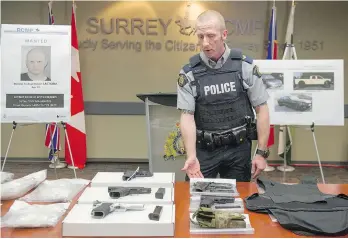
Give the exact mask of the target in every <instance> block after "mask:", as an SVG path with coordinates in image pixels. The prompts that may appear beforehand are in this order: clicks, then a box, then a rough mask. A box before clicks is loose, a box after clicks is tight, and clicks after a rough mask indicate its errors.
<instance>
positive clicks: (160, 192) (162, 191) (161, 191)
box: [155, 188, 166, 199]
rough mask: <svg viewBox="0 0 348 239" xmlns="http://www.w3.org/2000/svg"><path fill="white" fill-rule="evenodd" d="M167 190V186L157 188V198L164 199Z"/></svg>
mask: <svg viewBox="0 0 348 239" xmlns="http://www.w3.org/2000/svg"><path fill="white" fill-rule="evenodd" d="M165 192H166V189H165V188H159V189H158V190H157V192H156V193H155V198H157V199H163V197H164V194H165Z"/></svg>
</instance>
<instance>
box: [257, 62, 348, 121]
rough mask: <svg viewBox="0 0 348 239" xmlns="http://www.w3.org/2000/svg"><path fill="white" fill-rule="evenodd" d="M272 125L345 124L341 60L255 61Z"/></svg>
mask: <svg viewBox="0 0 348 239" xmlns="http://www.w3.org/2000/svg"><path fill="white" fill-rule="evenodd" d="M255 64H257V65H258V66H259V71H260V73H261V74H262V79H263V81H264V83H265V85H266V87H267V91H268V92H269V95H270V98H269V101H268V106H269V110H270V121H271V124H273V125H312V124H313V123H314V125H322V126H342V125H344V74H343V69H344V66H343V60H255Z"/></svg>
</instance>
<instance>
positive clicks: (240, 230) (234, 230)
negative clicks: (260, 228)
mask: <svg viewBox="0 0 348 239" xmlns="http://www.w3.org/2000/svg"><path fill="white" fill-rule="evenodd" d="M192 215H193V213H190V217H191V218H192ZM243 215H244V216H245V221H246V224H247V225H246V228H223V229H215V228H201V227H199V226H198V225H195V224H193V223H192V222H191V221H190V233H191V234H254V232H255V230H254V228H253V227H252V226H251V224H250V220H249V215H248V214H243Z"/></svg>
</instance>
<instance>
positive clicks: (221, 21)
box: [196, 10, 226, 31]
mask: <svg viewBox="0 0 348 239" xmlns="http://www.w3.org/2000/svg"><path fill="white" fill-rule="evenodd" d="M212 19H213V20H216V22H217V24H218V26H219V27H220V30H221V31H224V30H226V24H225V18H224V17H223V16H222V15H221V13H219V12H218V11H214V10H207V11H204V12H202V13H201V14H199V16H198V17H197V20H196V24H197V23H199V22H205V21H210V20H212Z"/></svg>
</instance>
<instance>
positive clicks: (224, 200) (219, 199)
mask: <svg viewBox="0 0 348 239" xmlns="http://www.w3.org/2000/svg"><path fill="white" fill-rule="evenodd" d="M234 201H235V198H234V197H231V196H213V195H202V196H201V202H200V206H201V207H206V208H211V207H212V206H213V205H214V204H228V203H234Z"/></svg>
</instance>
